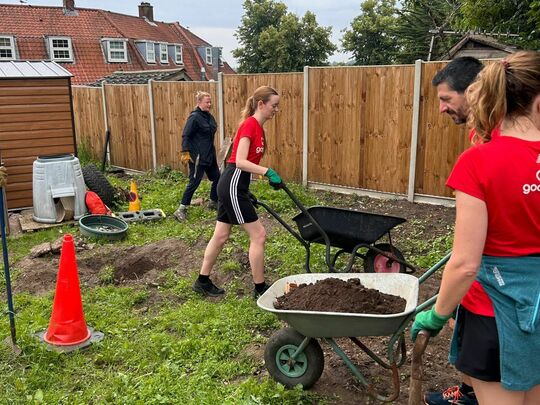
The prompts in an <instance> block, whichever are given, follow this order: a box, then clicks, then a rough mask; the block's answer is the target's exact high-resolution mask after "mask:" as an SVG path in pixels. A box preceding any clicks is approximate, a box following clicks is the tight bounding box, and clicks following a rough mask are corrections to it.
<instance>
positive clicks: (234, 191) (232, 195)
mask: <svg viewBox="0 0 540 405" xmlns="http://www.w3.org/2000/svg"><path fill="white" fill-rule="evenodd" d="M250 181H251V173H249V172H244V171H242V170H240V169H238V168H237V167H236V165H235V164H230V163H229V164H228V165H227V167H226V168H225V170H224V171H223V173H222V174H221V177H220V178H219V182H218V186H217V193H218V213H217V220H218V221H220V222H225V223H227V224H233V225H241V224H248V223H250V222H255V221H256V220H258V219H259V217H258V216H257V212H256V211H255V207H254V206H253V204H252V203H251V201H250V199H249V183H250Z"/></svg>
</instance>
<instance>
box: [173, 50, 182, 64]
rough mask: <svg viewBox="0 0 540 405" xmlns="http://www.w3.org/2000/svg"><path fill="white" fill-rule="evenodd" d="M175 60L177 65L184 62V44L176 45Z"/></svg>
mask: <svg viewBox="0 0 540 405" xmlns="http://www.w3.org/2000/svg"><path fill="white" fill-rule="evenodd" d="M174 62H175V63H176V64H177V65H182V64H183V63H184V59H183V56H182V45H175V46H174Z"/></svg>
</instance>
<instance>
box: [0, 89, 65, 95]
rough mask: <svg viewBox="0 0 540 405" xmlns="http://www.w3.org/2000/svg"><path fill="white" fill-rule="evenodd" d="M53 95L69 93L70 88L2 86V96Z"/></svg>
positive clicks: (0, 93)
mask: <svg viewBox="0 0 540 405" xmlns="http://www.w3.org/2000/svg"><path fill="white" fill-rule="evenodd" d="M33 95H36V96H52V95H67V96H69V89H68V88H67V87H0V97H2V96H9V97H15V96H33Z"/></svg>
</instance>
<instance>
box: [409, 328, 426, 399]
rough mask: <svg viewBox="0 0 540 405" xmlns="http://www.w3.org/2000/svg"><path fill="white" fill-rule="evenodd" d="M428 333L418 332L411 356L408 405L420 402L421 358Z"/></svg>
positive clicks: (423, 330) (424, 331)
mask: <svg viewBox="0 0 540 405" xmlns="http://www.w3.org/2000/svg"><path fill="white" fill-rule="evenodd" d="M429 338H430V333H429V332H428V331H427V330H425V329H422V330H421V331H420V332H418V336H417V337H416V341H415V343H414V348H413V351H412V356H411V379H410V384H409V402H408V405H419V404H421V403H423V401H422V378H423V370H422V356H423V355H424V352H425V351H426V347H427V345H428V343H429Z"/></svg>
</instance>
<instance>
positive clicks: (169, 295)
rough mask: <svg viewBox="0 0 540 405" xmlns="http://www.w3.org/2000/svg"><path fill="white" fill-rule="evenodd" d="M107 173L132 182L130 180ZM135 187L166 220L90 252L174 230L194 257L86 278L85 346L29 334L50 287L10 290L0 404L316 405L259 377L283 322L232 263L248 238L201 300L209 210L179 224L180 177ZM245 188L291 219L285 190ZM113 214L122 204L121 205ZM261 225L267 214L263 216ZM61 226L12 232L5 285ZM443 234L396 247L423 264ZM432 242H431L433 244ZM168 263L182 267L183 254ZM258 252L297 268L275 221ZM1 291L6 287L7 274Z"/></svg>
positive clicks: (435, 254) (271, 273)
mask: <svg viewBox="0 0 540 405" xmlns="http://www.w3.org/2000/svg"><path fill="white" fill-rule="evenodd" d="M110 180H111V182H113V183H114V184H115V185H117V186H121V187H124V188H127V187H129V179H127V178H124V179H119V178H115V177H111V178H110ZM137 184H138V191H139V194H140V195H141V196H142V205H143V208H148V209H149V208H161V209H163V211H165V213H166V214H167V215H168V218H166V219H165V220H163V221H161V222H155V223H147V224H138V223H136V224H132V225H130V229H129V236H128V238H127V239H126V240H124V241H121V242H114V243H104V242H98V243H97V246H96V247H95V248H94V251H95V252H96V254H99V252H100V251H101V250H100V249H102V248H106V247H107V246H108V245H115V246H125V247H128V246H142V245H147V244H149V243H152V242H157V241H161V240H165V239H170V238H175V239H178V240H179V241H181V242H182V243H183V245H184V246H188V247H189V248H190V249H193V251H194V252H195V257H196V258H197V259H196V260H193V255H192V256H190V257H191V259H190V260H192V262H191V263H188V264H186V263H183V265H184V266H188V267H189V274H187V275H186V274H178V273H177V272H175V271H174V270H175V266H174V265H173V266H171V268H170V269H164V270H163V271H162V272H161V276H160V282H159V283H158V284H157V285H153V286H149V285H145V284H142V283H141V284H140V285H137V284H136V283H134V282H132V283H130V284H122V283H115V282H114V278H113V277H112V273H111V271H112V270H111V268H110V267H108V266H101V267H100V268H96V272H97V273H99V280H100V282H99V283H97V284H96V285H92V286H84V285H83V286H82V295H83V302H84V310H85V316H86V321H87V323H88V325H89V326H92V327H93V328H95V329H96V330H99V331H102V332H103V333H104V334H105V338H104V340H103V341H102V342H100V343H97V344H95V345H93V346H92V347H90V348H89V349H88V350H85V351H82V352H76V353H71V354H59V353H56V352H53V351H49V350H47V349H46V347H45V346H44V345H42V344H40V343H39V342H38V341H37V340H36V339H35V338H34V337H33V334H34V333H36V332H38V331H41V330H43V329H45V328H46V327H47V325H48V322H49V318H50V315H51V309H52V298H53V293H54V291H53V289H51V290H50V291H48V292H46V293H45V294H38V295H36V294H30V293H28V292H24V286H18V287H20V288H19V290H21V291H23V292H18V293H16V294H15V307H16V312H17V314H16V322H17V333H18V340H19V346H20V347H21V349H22V351H23V353H22V355H20V356H17V357H15V356H14V355H13V354H12V353H11V351H10V350H9V349H8V348H7V346H5V345H0V376H1V377H0V403H2V404H3V403H6V404H19V403H46V404H109V403H114V404H188V403H189V404H191V403H193V404H298V403H306V404H307V403H325V402H326V401H327V398H324V397H321V396H319V395H317V394H314V393H310V392H304V391H302V390H301V389H300V388H297V389H293V390H286V389H284V387H283V386H281V385H279V384H277V383H275V382H274V381H273V380H272V379H271V378H269V377H268V376H267V374H266V373H265V369H264V365H263V364H262V360H261V350H262V349H264V343H265V342H266V340H267V339H268V336H269V335H270V334H271V333H272V331H274V330H276V329H278V328H279V327H280V322H279V321H277V319H276V318H275V317H274V316H273V315H271V314H268V313H265V312H263V311H261V310H260V309H259V308H258V307H257V305H256V303H255V300H254V299H253V298H251V289H250V288H252V285H251V284H250V282H251V281H250V276H249V274H248V273H247V270H246V269H245V266H244V265H243V264H242V260H241V258H242V257H243V255H245V253H244V252H245V251H246V249H247V246H248V239H247V237H246V235H245V234H244V233H243V232H241V231H240V230H238V229H235V230H234V232H233V234H232V237H231V240H230V241H229V242H228V244H227V245H226V247H225V249H224V250H223V252H222V254H221V256H220V257H219V259H218V265H217V268H216V269H215V270H216V272H217V273H219V274H228V275H229V278H228V283H227V285H226V286H225V287H226V289H227V294H226V296H225V298H223V299H204V298H201V297H199V296H198V295H196V294H195V293H193V292H192V290H191V284H192V282H193V280H194V279H195V277H196V274H197V273H198V269H199V267H200V260H199V258H200V257H202V252H203V250H204V246H205V244H206V242H207V241H208V239H209V238H210V236H211V234H212V232H213V228H214V224H215V222H214V215H215V214H214V212H212V211H210V210H208V209H206V208H204V207H192V208H191V209H190V211H189V218H188V221H187V222H185V223H182V224H180V223H178V222H177V221H175V220H174V219H173V217H172V216H171V214H172V212H173V211H174V210H175V209H176V207H177V204H178V201H179V199H180V196H181V193H182V191H183V188H184V186H185V184H186V178H185V176H183V175H182V174H180V173H177V172H171V171H166V170H164V171H161V172H160V173H158V174H157V175H155V176H149V175H145V176H139V177H137ZM291 188H292V190H293V191H294V192H295V193H296V194H297V195H298V196H299V197H300V199H301V200H302V201H303V202H304V203H305V205H307V206H309V205H314V204H318V203H320V204H328V199H332V198H333V196H332V195H330V194H328V193H320V192H319V193H315V192H310V191H308V190H305V189H304V188H302V187H301V186H298V185H291ZM252 190H253V192H254V193H255V194H256V195H257V196H258V198H259V199H261V200H264V201H266V202H268V203H269V205H271V206H272V207H274V208H275V209H276V210H277V211H278V212H279V213H280V214H281V215H283V216H284V217H285V218H287V219H289V220H290V218H291V217H292V216H293V215H295V214H296V213H297V212H298V211H297V210H296V209H295V208H294V207H293V203H292V202H291V201H290V200H289V199H288V197H287V196H286V195H285V193H283V192H279V191H274V190H272V189H271V188H270V187H269V186H268V185H267V184H266V182H256V184H254V185H253V188H252ZM208 191H209V183H208V182H203V184H202V185H201V187H200V188H199V190H198V191H197V194H196V196H195V197H197V196H201V197H207V195H208ZM117 211H127V203H125V204H124V205H123V206H120V207H119V208H118V209H117ZM260 212H261V213H262V212H264V210H260ZM265 221H266V222H265V224H266V223H269V222H272V220H271V219H268V218H267V219H266V220H265ZM420 225H421V224H418V227H419V228H420ZM67 232H70V233H73V234H74V235H75V236H77V235H79V233H78V229H77V228H74V227H69V226H63V227H61V228H52V229H48V230H43V231H39V232H35V233H29V234H24V235H23V236H21V237H19V238H12V237H10V238H9V240H8V246H9V254H10V262H11V268H12V278H13V284H14V286H17V283H18V281H17V280H18V278H19V277H20V276H21V274H22V271H23V270H21V269H20V268H18V263H19V262H20V261H21V259H23V258H24V257H26V256H27V255H28V253H29V252H30V249H31V248H32V247H33V246H35V245H37V244H39V243H42V242H44V241H51V242H52V241H53V240H55V239H57V238H58V237H59V236H61V235H62V234H63V233H67ZM450 233H451V230H448V234H444V235H441V236H438V237H437V239H426V238H425V236H424V235H422V232H418V235H417V237H415V236H414V235H413V236H412V237H410V238H406V239H405V240H404V241H403V242H404V243H402V244H401V245H400V247H401V248H402V249H403V251H404V253H407V255H406V257H407V259H408V260H410V261H412V262H415V263H419V264H421V265H422V266H425V267H427V266H429V265H431V264H433V263H434V262H435V261H436V260H437V259H438V258H439V257H441V255H442V254H443V253H444V251H445V250H446V249H448V246H449V243H450V237H449V235H450ZM434 240H436V245H437V246H438V248H437V249H433V248H432V247H433V243H434ZM403 245H404V246H403ZM429 246H431V248H428V247H429ZM414 252H416V253H414ZM418 252H419V253H418ZM313 256H314V260H313V262H312V265H313V270H314V271H323V270H324V268H325V266H324V264H323V263H322V261H321V259H322V248H321V247H317V248H316V249H314V253H313ZM177 260H178V263H182V255H180V256H179V257H178V259H177ZM265 260H266V264H267V266H266V267H267V270H266V272H267V277H268V278H269V279H270V280H277V279H278V278H280V277H283V276H286V275H289V274H297V273H301V272H303V265H304V250H303V247H302V246H301V245H300V244H299V243H298V242H297V241H296V240H295V239H294V238H293V237H292V236H290V234H288V233H287V231H286V230H285V229H284V228H283V227H281V226H280V225H279V224H278V223H277V222H276V221H273V225H272V226H270V227H269V229H268V242H267V249H266V257H265ZM25 271H26V272H28V269H26V270H25ZM26 276H27V277H31V274H27V275H26ZM0 290H1V291H2V292H3V291H5V283H4V280H2V281H1V283H0ZM1 305H2V308H4V310H3V311H2V315H3V316H2V317H1V318H0V338H2V339H3V338H4V337H7V336H9V322H8V317H7V315H6V314H5V295H4V294H2V304H1ZM261 348H262V349H261ZM257 351H258V352H257ZM255 352H257V353H258V354H256V353H255Z"/></svg>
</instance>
